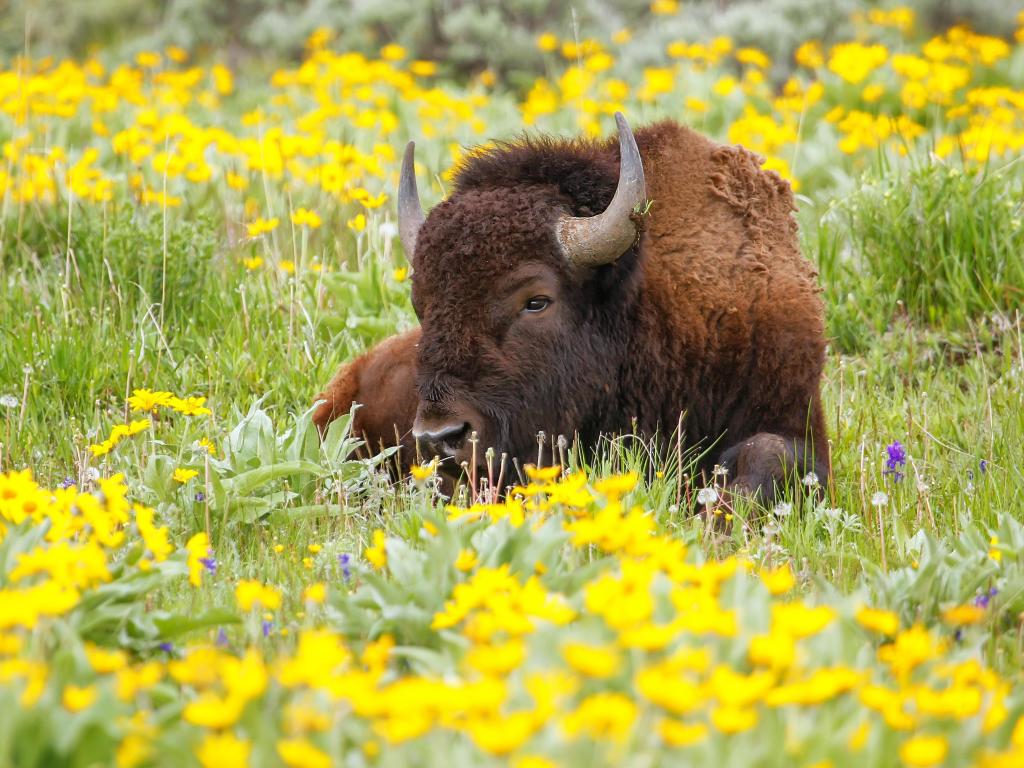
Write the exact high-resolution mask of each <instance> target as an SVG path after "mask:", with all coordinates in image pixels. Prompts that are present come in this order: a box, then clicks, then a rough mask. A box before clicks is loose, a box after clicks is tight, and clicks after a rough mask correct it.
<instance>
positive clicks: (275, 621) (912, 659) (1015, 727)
mask: <svg viewBox="0 0 1024 768" xmlns="http://www.w3.org/2000/svg"><path fill="white" fill-rule="evenodd" d="M655 5H657V3H656V4H655ZM669 5H670V4H669ZM666 12H671V8H668V9H667V10H666ZM855 26H856V28H857V30H858V34H857V36H856V39H851V40H849V41H846V42H842V43H837V44H834V45H822V44H821V43H819V42H816V41H814V40H808V41H807V42H806V43H805V44H803V45H802V46H800V48H799V49H797V51H796V54H795V58H794V60H793V61H787V62H773V61H771V60H770V59H769V58H768V56H767V55H766V54H765V53H764V52H762V51H760V50H757V49H752V48H744V47H741V46H739V45H738V44H736V43H734V41H732V40H730V39H727V38H716V39H707V40H698V41H696V42H693V41H682V40H680V41H677V42H673V43H671V44H670V45H669V46H668V47H667V49H666V50H665V52H664V65H663V66H660V67H652V68H646V69H644V70H642V71H631V70H628V69H627V68H625V67H624V66H623V65H620V63H619V58H618V57H617V50H618V46H620V45H622V44H624V43H625V42H626V41H627V40H628V39H629V36H630V34H631V33H630V31H629V30H628V29H623V30H621V31H619V32H618V33H616V34H615V35H614V36H613V37H612V38H610V39H606V40H597V39H580V38H572V37H570V39H564V37H565V36H564V35H561V34H554V33H545V34H543V35H541V36H540V37H539V38H538V39H537V41H536V42H537V45H538V47H539V48H540V49H541V50H542V51H543V52H544V53H545V55H546V57H547V62H548V65H547V73H546V75H545V76H542V77H538V78H537V79H536V80H535V82H533V84H532V86H531V87H529V88H527V89H524V90H517V89H514V88H512V87H510V86H508V85H506V84H504V83H502V82H501V81H500V79H499V78H498V77H497V76H496V75H495V73H493V72H491V71H489V70H484V71H482V72H480V73H478V74H477V75H476V76H474V77H473V78H472V79H470V80H468V81H462V80H458V79H456V78H448V77H445V73H444V62H432V61H421V60H413V59H411V57H410V56H409V54H408V53H407V52H406V51H405V50H403V49H402V48H401V47H399V46H397V45H389V46H386V47H385V48H383V49H381V50H380V51H379V54H377V55H376V56H367V55H364V54H360V53H355V52H351V51H345V50H339V49H337V48H336V47H335V46H334V45H332V34H331V31H330V30H327V29H323V30H319V31H318V32H317V33H315V34H314V35H313V36H312V37H311V38H310V39H309V40H308V41H307V44H306V51H305V54H304V56H303V58H302V60H301V62H298V63H291V64H283V65H282V66H281V67H280V68H276V69H275V68H274V67H273V66H271V65H267V66H265V67H262V68H261V67H249V68H246V69H245V70H244V71H233V70H232V69H230V68H228V67H227V66H226V65H224V64H222V63H218V62H217V61H216V60H209V61H208V60H205V59H202V60H195V61H193V59H192V55H191V53H190V52H188V51H185V50H182V49H179V48H168V49H166V50H159V51H156V50H154V51H145V52H142V53H140V54H138V55H137V56H135V57H134V58H133V59H131V60H118V59H116V58H110V57H108V56H107V55H105V54H104V52H103V51H99V52H97V53H96V55H95V56H94V57H92V58H88V59H82V60H63V61H58V60H53V59H34V58H30V57H24V58H19V59H16V60H13V61H10V62H8V63H7V64H6V67H5V69H4V70H3V71H0V143H2V158H0V196H2V197H0V713H2V714H0V766H3V765H16V766H54V765H68V766H92V765H117V766H124V767H126V768H127V767H130V766H149V765H202V766H205V767H207V768H208V767H210V766H236V765H237V766H242V765H253V766H271V765H287V766H310V767H316V766H331V765H339V766H341V765H344V766H353V767H355V766H378V765H379V766H398V765H452V766H459V765H510V766H514V767H515V768H550V767H552V766H562V765H566V766H576V765H580V766H595V765H629V766H655V765H667V764H683V765H691V764H692V765H716V766H733V765H736V766H740V765H742V766H751V765H764V766H770V765H786V766H790V765H792V766H808V767H810V766H816V767H817V768H825V767H826V766H834V767H835V768H839V767H840V766H852V765H857V766H864V765H871V766H901V765H906V766H918V767H922V768H923V767H927V766H942V765H946V766H961V765H978V766H991V767H992V768H995V767H996V766H1017V765H1022V764H1024V678H1022V675H1021V671H1020V670H1021V666H1022V662H1024V525H1022V523H1021V520H1020V518H1021V510H1022V508H1024V504H1022V491H1021V489H1022V488H1024V474H1022V467H1024V394H1022V392H1024V329H1022V318H1021V308H1022V306H1024V255H1022V254H1024V226H1022V220H1024V210H1022V206H1024V164H1022V163H1021V160H1020V158H1021V151H1022V148H1024V12H1022V14H1021V16H1020V18H1019V28H1018V30H1016V31H1015V32H1014V31H1009V32H1008V34H1007V37H1006V38H1005V39H1004V38H996V37H990V36H985V35H980V34H976V33H974V32H972V31H971V30H970V29H968V28H966V27H963V26H957V27H952V28H950V29H948V30H946V31H944V32H942V33H941V34H937V35H933V36H930V35H925V34H922V32H921V31H920V28H919V25H918V24H917V23H916V20H915V18H914V15H913V13H912V12H911V11H909V10H907V9H901V8H895V9H891V10H887V11H882V10H874V11H871V12H865V13H864V14H863V15H861V16H859V17H858V18H857V19H855ZM617 110H621V111H622V112H624V113H625V114H626V116H627V117H628V118H629V120H630V122H631V123H632V125H633V126H637V125H642V124H644V123H646V122H649V121H653V120H655V119H660V118H664V117H672V118H675V119H678V120H681V121H683V122H685V123H687V124H688V125H691V126H692V127H694V128H696V129H698V130H701V131H703V132H705V133H707V134H708V135H711V136H713V137H716V138H718V139H719V140H721V141H725V142H730V143H740V144H743V145H744V146H746V147H748V148H750V149H752V150H754V151H756V152H758V153H760V154H762V155H764V157H765V167H767V168H769V169H771V170H773V171H775V172H777V173H779V174H780V175H782V176H783V177H784V178H786V179H788V180H789V181H790V183H791V184H792V186H793V188H794V190H795V191H796V193H797V197H798V203H799V211H798V214H797V215H798V218H799V221H800V224H801V233H802V234H801V237H802V243H803V247H804V252H805V255H806V256H807V257H808V258H809V259H811V260H812V261H814V262H815V264H816V265H817V266H818V268H819V271H820V280H821V285H822V288H823V291H824V295H825V298H826V306H827V321H828V333H829V339H830V348H829V357H828V364H827V369H826V377H825V394H824V399H825V403H826V409H827V412H828V414H829V430H830V437H831V442H832V456H833V463H834V474H833V477H832V478H815V477H807V478H805V482H806V483H807V484H808V485H812V486H813V485H816V484H823V485H824V486H826V487H825V489H824V490H825V491H826V492H825V494H824V495H823V498H822V499H821V500H817V499H816V498H815V497H814V496H813V495H804V496H802V497H800V498H801V499H802V501H801V500H799V499H797V500H794V501H786V502H782V503H780V504H778V505H777V506H774V507H772V508H770V509H758V508H754V507H749V506H740V507H739V508H737V509H735V510H731V511H728V512H724V511H723V512H722V514H728V515H729V516H730V518H731V523H732V525H731V530H730V532H729V533H728V534H723V533H722V532H721V526H715V525H713V524H709V523H708V522H707V521H705V520H704V519H702V518H701V517H698V516H695V515H694V514H693V513H694V510H695V508H696V506H697V500H698V498H700V499H701V500H702V501H703V500H706V499H708V498H713V496H714V494H715V493H716V492H717V491H716V487H717V484H719V483H720V482H721V478H718V477H714V478H710V479H708V478H701V477H698V476H696V475H695V474H694V473H693V471H692V462H693V459H694V457H692V456H687V455H683V454H682V453H677V452H675V451H674V450H668V451H667V452H659V451H658V450H657V448H656V446H655V445H653V444H652V442H651V441H645V440H641V439H637V438H635V437H630V436H620V437H609V439H608V440H607V441H606V443H605V444H603V445H602V446H601V449H600V451H598V452H597V454H596V455H595V454H592V453H585V452H583V453H581V452H578V451H573V452H571V453H570V455H569V456H568V457H567V461H566V466H565V467H562V468H553V469H552V468H547V469H539V470H538V469H527V470H526V471H525V472H524V475H523V476H522V477H517V478H514V480H515V481H516V482H517V487H516V488H514V489H513V490H512V492H511V493H509V494H508V495H507V496H505V497H504V498H503V499H501V500H495V499H494V498H487V497H477V498H472V497H471V494H469V493H467V492H465V490H464V491H463V492H462V493H460V494H458V495H457V496H456V497H455V498H454V499H453V500H451V501H447V500H445V499H443V498H441V497H440V496H439V494H438V492H437V490H436V485H435V479H434V468H433V467H432V466H430V465H426V466H417V467H415V468H414V470H413V473H412V476H411V477H408V478H404V479H402V480H401V481H398V482H396V481H394V480H393V479H391V477H389V475H388V474H387V472H385V471H383V465H385V464H386V463H388V462H393V461H394V460H395V457H394V456H393V455H381V456H378V457H376V458H374V459H366V458H362V457H361V456H360V455H359V454H357V451H356V448H357V446H358V443H359V441H358V437H357V436H355V435H352V434H350V431H349V419H347V418H343V419H340V420H338V421H337V422H335V423H334V424H333V425H332V427H331V429H330V431H329V432H328V434H327V436H326V438H325V439H324V440H323V441H321V440H320V438H319V436H318V434H317V431H316V429H315V427H314V426H313V425H312V423H311V420H310V411H311V406H312V398H313V396H314V394H315V393H316V392H318V391H319V390H320V389H321V388H322V386H323V385H324V384H325V383H326V382H327V381H328V379H329V378H330V376H331V375H332V374H333V373H334V371H335V370H336V368H337V367H338V365H339V364H341V363H343V362H344V361H346V360H349V359H351V358H352V357H353V356H355V355H356V354H358V353H359V352H361V351H363V350H365V349H367V348H368V347H369V346H371V345H372V344H373V343H374V342H376V341H377V340H380V339H382V338H384V337H386V336H388V335H390V334H392V333H394V332H396V331H401V330H404V329H407V328H409V327H412V326H413V325H414V324H415V322H416V319H415V315H414V313H413V311H412V308H411V305H410V300H409V288H410V280H411V275H410V268H409V265H408V263H407V261H406V259H405V256H404V254H403V253H402V252H401V247H400V245H399V243H398V238H397V226H396V224H395V213H394V204H393V200H392V195H393V193H394V191H395V190H396V189H397V174H398V166H399V152H400V149H401V147H402V146H403V145H404V143H405V142H406V141H407V140H408V139H410V138H411V139H415V140H416V141H417V159H418V172H419V173H418V175H419V179H420V185H421V186H420V190H421V195H422V196H423V198H424V203H425V204H428V205H429V204H431V203H433V202H436V201H437V200H440V199H441V198H442V197H443V196H444V194H445V189H446V185H447V182H448V179H449V178H450V173H451V169H452V168H453V167H454V166H455V165H456V164H457V163H458V161H459V159H460V158H461V157H462V156H463V155H464V153H466V152H468V151H471V148H472V147H474V146H479V145H480V144H483V143H485V142H487V141H489V140H491V139H495V138H498V139H502V138H511V137H514V136H516V135H518V134H521V133H522V132H523V131H528V132H546V133H554V134H560V135H590V136H605V135H609V134H610V133H611V132H612V130H613V126H614V122H613V120H612V115H613V114H614V112H615V111H617ZM659 440H660V441H661V442H662V443H664V444H667V445H669V446H671V445H672V442H671V441H672V435H671V434H665V435H663V436H661V437H660V438H659ZM663 455H667V456H669V457H670V458H668V459H661V458H659V456H663Z"/></svg>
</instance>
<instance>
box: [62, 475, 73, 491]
mask: <svg viewBox="0 0 1024 768" xmlns="http://www.w3.org/2000/svg"><path fill="white" fill-rule="evenodd" d="M74 484H75V478H73V477H65V478H64V479H63V480H61V481H60V487H61V488H63V489H64V490H67V489H68V488H70V487H71V486H72V485H74Z"/></svg>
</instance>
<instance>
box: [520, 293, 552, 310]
mask: <svg viewBox="0 0 1024 768" xmlns="http://www.w3.org/2000/svg"><path fill="white" fill-rule="evenodd" d="M550 304H551V299H549V298H548V297H547V296H533V297H531V298H529V299H527V300H526V304H524V305H523V311H524V312H543V311H544V310H545V309H547V308H548V306H549V305H550Z"/></svg>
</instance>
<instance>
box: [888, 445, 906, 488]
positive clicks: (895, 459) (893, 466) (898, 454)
mask: <svg viewBox="0 0 1024 768" xmlns="http://www.w3.org/2000/svg"><path fill="white" fill-rule="evenodd" d="M885 451H886V454H887V457H886V459H885V471H884V472H882V474H883V475H892V479H893V480H895V481H896V482H899V481H900V480H902V479H903V467H904V466H906V464H907V449H906V448H904V447H903V444H902V443H900V441H899V440H894V441H893V442H892V443H890V444H889V445H887V446H885Z"/></svg>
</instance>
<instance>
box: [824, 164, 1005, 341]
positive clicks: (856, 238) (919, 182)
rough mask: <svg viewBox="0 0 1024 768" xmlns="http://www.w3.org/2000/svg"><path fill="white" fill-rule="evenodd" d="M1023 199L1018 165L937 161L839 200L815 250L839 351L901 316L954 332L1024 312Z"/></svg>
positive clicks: (886, 175) (889, 173) (887, 174)
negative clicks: (1023, 309)
mask: <svg viewBox="0 0 1024 768" xmlns="http://www.w3.org/2000/svg"><path fill="white" fill-rule="evenodd" d="M1022 201H1024V174H1022V172H1021V170H1020V165H1019V164H1018V163H1011V164H1008V165H1006V166H1003V167H1001V168H998V169H994V168H982V169H978V170H975V171H970V170H965V169H964V168H963V167H960V166H957V165H953V164H949V165H947V164H944V163H938V162H934V163H927V164H924V165H918V166H916V167H912V168H909V169H906V170H903V171H902V172H894V169H891V168H890V169H886V170H884V172H883V173H882V174H881V175H879V176H878V177H876V178H872V179H869V180H867V181H866V183H864V184H863V186H861V187H859V188H858V189H857V190H856V191H854V192H853V193H852V194H851V195H850V196H848V197H846V198H844V199H841V200H839V201H837V202H835V203H834V204H833V205H832V206H831V207H830V208H829V211H828V212H827V213H826V214H825V216H823V217H822V221H821V223H820V227H819V229H818V233H817V236H818V240H817V243H816V245H815V246H814V248H816V250H817V253H818V259H819V264H820V266H821V269H822V279H823V282H824V284H825V286H826V291H827V292H828V293H829V294H830V296H829V298H830V299H831V301H829V304H830V305H831V306H832V307H833V316H832V330H833V332H834V335H835V336H836V338H837V339H838V340H839V342H840V345H841V346H845V347H849V346H850V345H851V344H854V343H855V339H856V338H857V337H860V338H861V339H863V338H864V336H863V331H864V330H865V325H868V326H870V325H871V323H874V324H875V325H876V328H875V329H874V330H876V331H882V330H884V326H887V325H888V324H889V323H891V321H892V320H893V319H894V318H895V317H897V316H904V317H906V319H908V320H910V321H911V322H913V323H916V324H927V325H931V326H935V327H938V328H944V329H949V330H952V329H962V328H964V327H966V326H967V325H969V324H970V323H971V321H972V320H977V319H980V318H984V317H989V316H992V315H1003V316H1008V315H1012V314H1013V312H1014V310H1017V309H1020V308H1021V307H1022V306H1024V258H1022V251H1024V227H1022V205H1024V202H1022ZM840 244H841V245H840ZM814 248H812V249H810V250H813V249H814ZM854 296H856V298H854ZM867 318H871V321H870V322H869V321H868V320H867ZM879 325H881V326H882V327H877V326H879Z"/></svg>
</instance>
